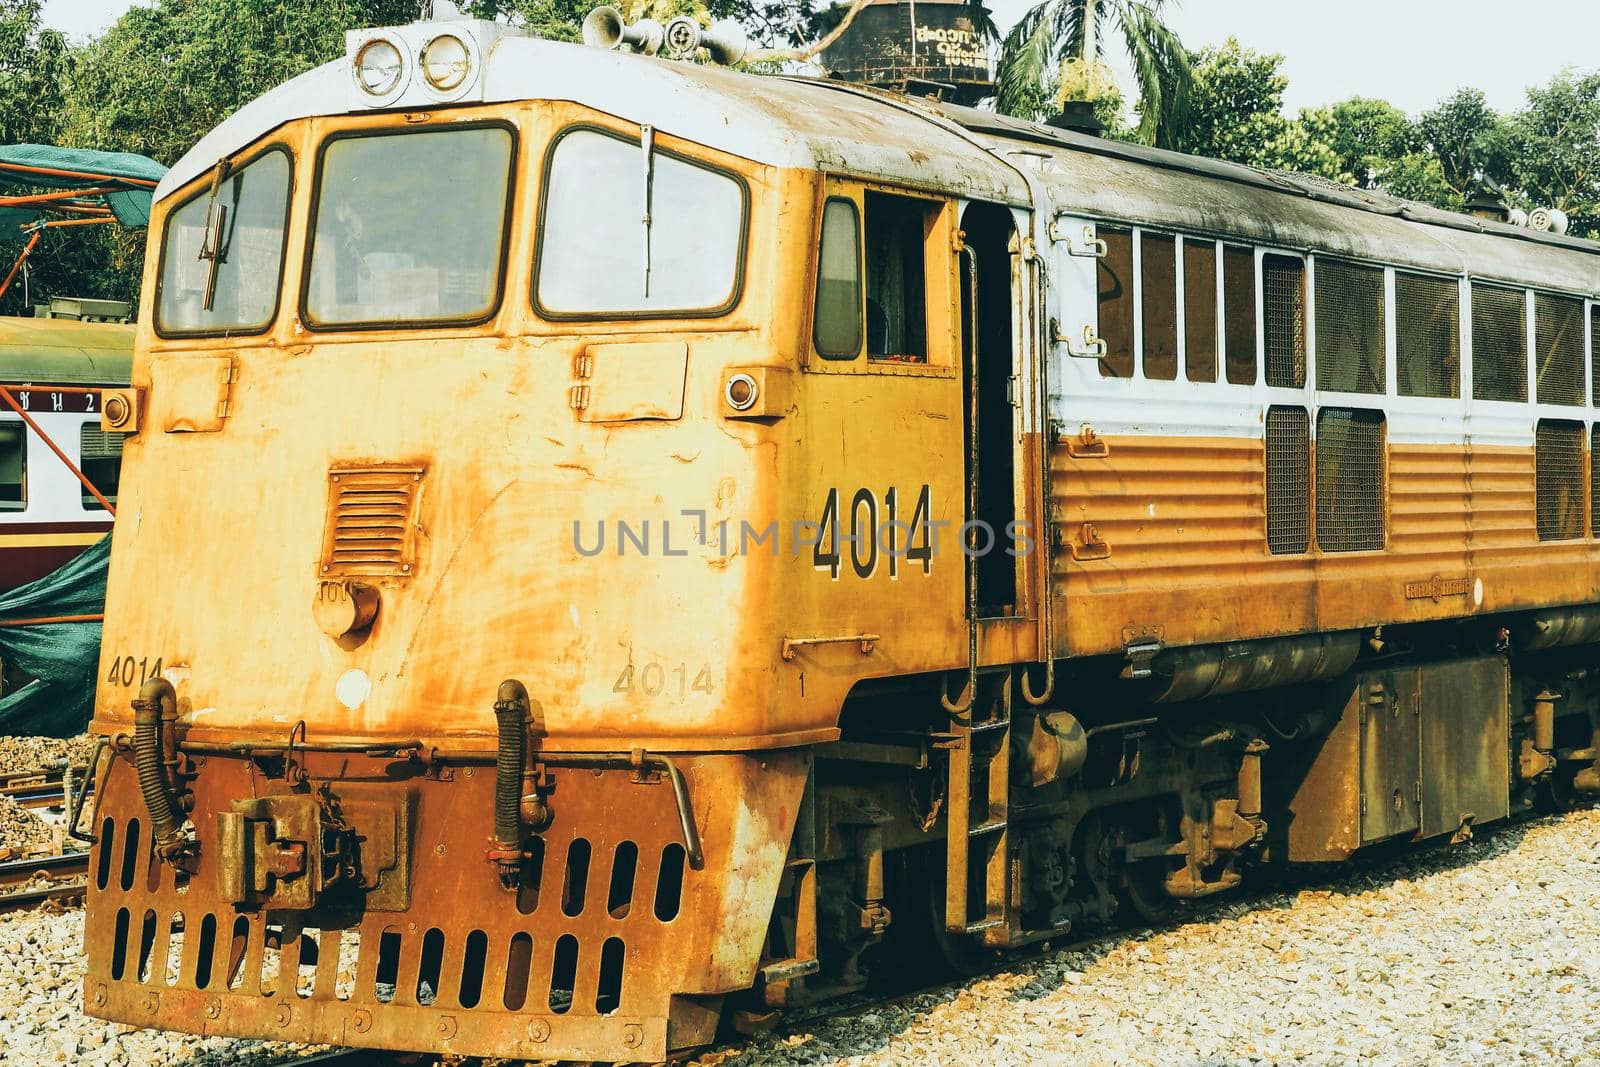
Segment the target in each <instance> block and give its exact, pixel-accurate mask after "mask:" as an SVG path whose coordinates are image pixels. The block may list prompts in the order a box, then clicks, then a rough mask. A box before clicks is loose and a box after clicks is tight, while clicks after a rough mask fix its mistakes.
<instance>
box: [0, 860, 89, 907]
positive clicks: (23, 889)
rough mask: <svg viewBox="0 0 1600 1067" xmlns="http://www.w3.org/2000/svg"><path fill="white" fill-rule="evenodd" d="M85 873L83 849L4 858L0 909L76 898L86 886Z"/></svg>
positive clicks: (86, 874)
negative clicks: (30, 856) (9, 858)
mask: <svg viewBox="0 0 1600 1067" xmlns="http://www.w3.org/2000/svg"><path fill="white" fill-rule="evenodd" d="M88 875H89V853H87V852H68V853H65V854H64V855H60V856H34V857H32V858H31V859H21V860H7V861H5V862H3V863H0V911H14V910H16V909H18V908H29V907H33V906H34V905H35V904H42V903H43V902H45V901H47V900H72V899H80V898H82V896H83V894H84V891H85V890H86V889H87V887H88ZM41 876H42V877H41Z"/></svg>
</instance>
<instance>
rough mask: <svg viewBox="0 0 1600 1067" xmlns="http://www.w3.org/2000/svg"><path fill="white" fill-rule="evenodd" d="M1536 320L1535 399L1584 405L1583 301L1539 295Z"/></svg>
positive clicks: (1535, 298) (1534, 339)
mask: <svg viewBox="0 0 1600 1067" xmlns="http://www.w3.org/2000/svg"><path fill="white" fill-rule="evenodd" d="M1533 321H1534V330H1533V341H1534V363H1533V366H1534V390H1533V395H1534V397H1535V398H1536V399H1537V400H1538V402H1539V403H1541V404H1571V405H1580V404H1582V403H1583V301H1582V300H1580V299H1578V298H1576V297H1570V296H1553V295H1551V294H1549V293H1535V294H1534V297H1533ZM1581 451H1582V450H1581V449H1580V452H1581Z"/></svg>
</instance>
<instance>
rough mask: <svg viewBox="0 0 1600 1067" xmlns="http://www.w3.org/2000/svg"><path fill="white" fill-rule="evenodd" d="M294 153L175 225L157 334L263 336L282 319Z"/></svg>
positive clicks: (241, 175) (228, 186)
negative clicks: (280, 297) (280, 302)
mask: <svg viewBox="0 0 1600 1067" xmlns="http://www.w3.org/2000/svg"><path fill="white" fill-rule="evenodd" d="M290 165H291V164H290V159H289V153H288V152H287V151H286V150H284V149H281V148H276V149H271V150H269V151H267V152H266V153H265V154H263V155H261V156H258V157H257V158H256V159H255V160H253V161H251V162H249V163H246V164H244V165H243V166H241V167H238V168H237V169H235V170H232V171H230V172H228V173H227V174H226V176H225V177H224V178H223V180H222V182H221V183H220V184H218V185H217V186H216V193H215V195H213V194H212V192H211V186H210V185H209V184H208V185H206V186H205V187H203V188H202V189H201V190H200V191H199V192H197V193H195V194H194V195H193V196H192V197H190V198H189V200H188V201H187V202H185V203H184V204H183V205H182V206H180V207H178V208H176V209H174V210H173V212H172V214H171V215H170V216H169V217H168V220H167V232H166V237H165V239H164V241H163V242H162V246H161V281H160V285H159V288H158V290H157V297H156V332H157V333H160V334H162V335H163V336H169V337H170V336H173V335H175V334H213V333H230V334H241V333H259V332H261V331H263V330H265V329H266V328H267V327H268V326H269V325H270V324H271V323H272V320H273V318H274V317H275V316H276V314H277V310H278V289H279V283H280V281H281V279H282V277H283V249H284V240H285V236H286V234H287V231H288V219H289V170H290Z"/></svg>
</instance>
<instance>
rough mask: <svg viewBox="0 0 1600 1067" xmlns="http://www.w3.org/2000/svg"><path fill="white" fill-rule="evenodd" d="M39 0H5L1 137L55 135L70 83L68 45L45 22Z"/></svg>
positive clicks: (23, 139)
mask: <svg viewBox="0 0 1600 1067" xmlns="http://www.w3.org/2000/svg"><path fill="white" fill-rule="evenodd" d="M41 8H42V4H41V3H40V0H0V140H3V141H4V142H5V143H7V144H16V143H35V144H38V143H44V144H49V143H51V142H53V141H54V140H55V138H56V132H57V129H58V127H59V123H60V120H61V110H62V102H63V101H62V93H63V88H64V86H65V83H66V70H67V45H66V42H65V41H64V40H62V37H61V34H59V33H57V32H55V31H54V30H46V29H44V28H43V26H42V25H41V23H40V11H41Z"/></svg>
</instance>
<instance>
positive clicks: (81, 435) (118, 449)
mask: <svg viewBox="0 0 1600 1067" xmlns="http://www.w3.org/2000/svg"><path fill="white" fill-rule="evenodd" d="M127 436H128V435H127V434H125V433H118V432H117V431H115V430H111V431H109V432H108V431H106V430H102V429H100V427H98V426H91V425H89V424H88V423H84V424H83V425H82V426H81V427H79V430H78V443H79V446H80V448H79V451H80V453H81V455H82V456H83V458H84V459H116V458H118V457H119V456H121V455H122V439H123V438H125V437H127Z"/></svg>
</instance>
